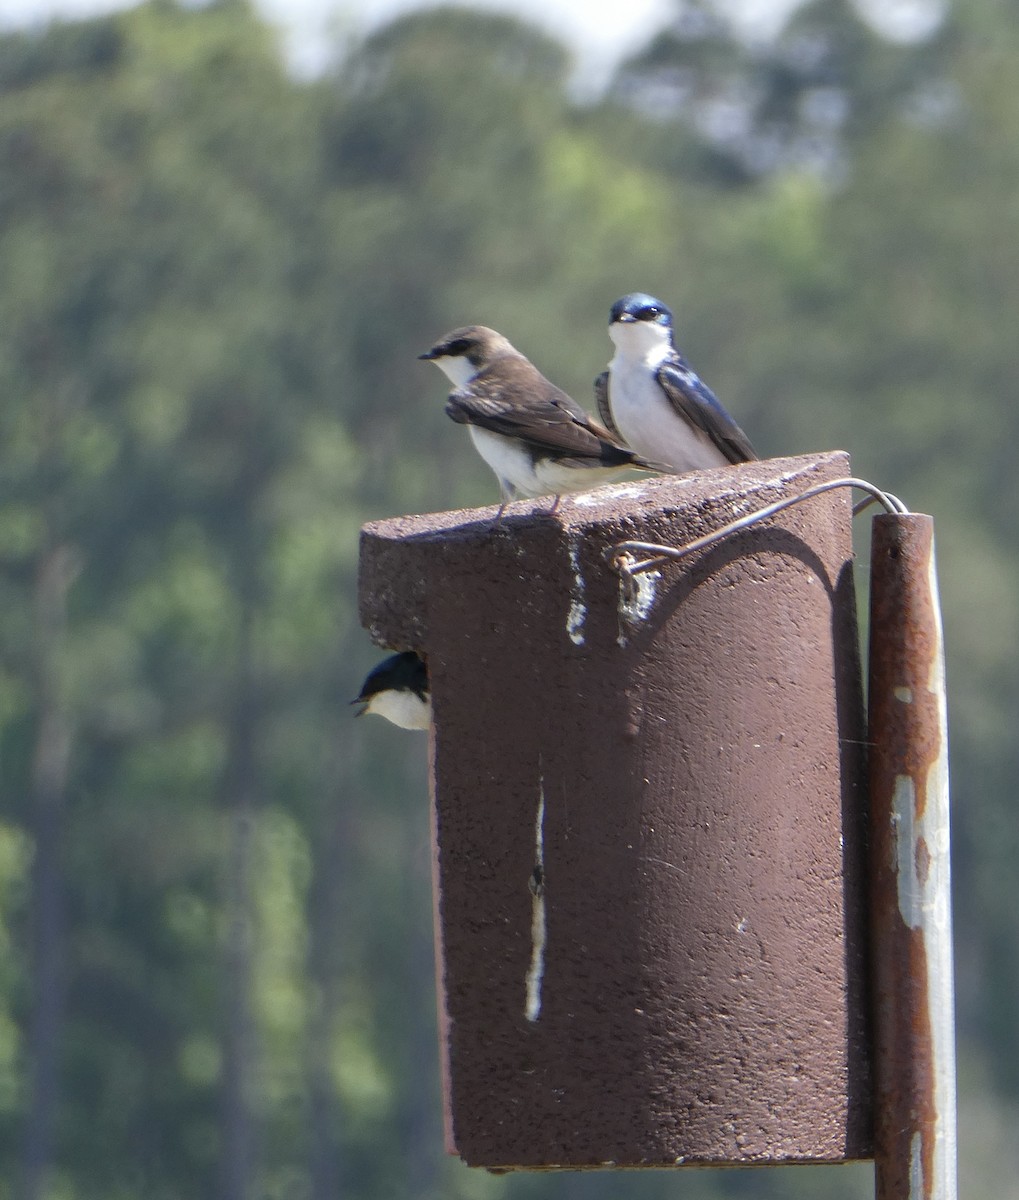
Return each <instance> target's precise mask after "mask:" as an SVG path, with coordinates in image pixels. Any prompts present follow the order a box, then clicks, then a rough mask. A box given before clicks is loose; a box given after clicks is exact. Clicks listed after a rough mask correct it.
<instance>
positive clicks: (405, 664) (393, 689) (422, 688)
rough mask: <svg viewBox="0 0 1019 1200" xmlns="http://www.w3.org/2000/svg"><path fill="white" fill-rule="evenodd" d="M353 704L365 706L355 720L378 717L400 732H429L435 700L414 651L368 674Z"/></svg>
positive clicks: (384, 662)
mask: <svg viewBox="0 0 1019 1200" xmlns="http://www.w3.org/2000/svg"><path fill="white" fill-rule="evenodd" d="M350 703H351V704H360V705H361V706H362V707H361V708H360V709H359V710H358V711H357V713H356V714H355V715H356V716H359V717H363V716H364V714H365V713H376V714H377V715H378V716H380V717H385V718H386V720H387V721H391V722H392V723H393V724H394V725H399V726H400V728H401V729H427V728H428V726H429V725H430V724H431V721H432V700H431V693H430V692H429V690H428V668H427V667H426V666H425V662H424V659H423V658H422V657H421V655H420V654H417V653H415V652H414V651H413V650H404V651H402V652H401V653H400V654H391V655H390V656H389V658H384V659H383V660H382V662H380V663H379V664H378V666H377V667H374V668H372V670H371V671H369V672H368V676H367V678H366V679H365V681H364V683H363V684H361V690H360V692H359V693H358V694H357V696H356V697H355V698H354V699H353V700H351V702H350Z"/></svg>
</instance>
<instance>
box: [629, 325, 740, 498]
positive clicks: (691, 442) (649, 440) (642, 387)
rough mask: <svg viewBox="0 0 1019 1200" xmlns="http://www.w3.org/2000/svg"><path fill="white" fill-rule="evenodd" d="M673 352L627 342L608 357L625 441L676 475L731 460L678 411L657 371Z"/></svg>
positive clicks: (715, 465)
mask: <svg viewBox="0 0 1019 1200" xmlns="http://www.w3.org/2000/svg"><path fill="white" fill-rule="evenodd" d="M667 354H668V348H667V347H666V348H665V349H664V352H663V351H661V350H659V349H658V348H656V349H655V350H654V351H653V352H652V353H650V354H647V353H645V354H642V355H639V356H638V355H634V354H629V353H627V352H626V351H625V350H624V349H623V348H622V347H621V348H620V349H618V350H617V351H616V354H615V357H614V358H613V359H612V361H611V362H610V363H609V407H610V408H611V410H612V419H613V421H614V422H615V424H616V428H617V429H618V430H619V432H620V433H621V434H622V435H623V438H624V439H625V441H626V442H627V443H628V444H629V445H630V446H632V447H633V449H634V450H636V451H637V453H638V454H642V455H643V456H644V457H645V458H650V459H653V460H654V461H655V462H659V463H666V464H667V465H668V466H670V467H672V469H673V470H674V471H675V473H676V474H677V475H681V474H683V473H684V472H686V471H700V470H704V469H706V468H708V467H717V466H722V465H723V464H724V463H726V462H727V461H728V460H727V459H726V457H725V455H724V454H723V453H722V452H721V450H719V449H718V447H717V446H716V445H715V444H714V443H713V442H712V440H711V439H710V438H709V437H708V435H707V434H706V433H704V432H703V431H702V430H700V429H697V428H695V427H694V426H693V425H690V424H689V423H688V422H687V421H685V420H683V418H682V417H681V416H680V415H679V414H678V413H677V412H676V410H675V409H674V408H673V407H672V405H671V404H670V403H669V399H668V397H667V396H666V395H665V393H664V392H663V391H662V389H661V388H660V387H659V386H658V383H657V381H656V379H655V372H656V371H657V369H658V367H659V366H660V364H661V362H662V360H663V359H664V358H665V357H666V355H667Z"/></svg>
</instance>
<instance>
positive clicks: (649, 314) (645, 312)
mask: <svg viewBox="0 0 1019 1200" xmlns="http://www.w3.org/2000/svg"><path fill="white" fill-rule="evenodd" d="M640 315H641V317H642V318H644V319H646V320H648V321H653V320H655V319H656V318H657V317H660V316H661V315H662V310H661V309H660V308H659V307H658V305H657V304H648V305H647V306H646V307H645V308H642V309H641V310H640Z"/></svg>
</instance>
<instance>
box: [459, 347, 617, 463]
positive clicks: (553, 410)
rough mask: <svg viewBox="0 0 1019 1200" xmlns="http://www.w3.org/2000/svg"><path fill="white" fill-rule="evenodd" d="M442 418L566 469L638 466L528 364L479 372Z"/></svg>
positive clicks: (580, 410)
mask: <svg viewBox="0 0 1019 1200" xmlns="http://www.w3.org/2000/svg"><path fill="white" fill-rule="evenodd" d="M525 368H526V369H525ZM446 412H447V413H448V414H449V416H450V417H452V418H453V420H454V421H456V422H457V423H458V424H461V425H477V426H478V427H479V428H481V429H487V430H489V432H491V433H498V434H502V436H503V437H511V438H516V439H518V440H519V441H520V442H522V443H524V444H525V445H526V446H527V447H528V448H529V449H530V450H531V451H532V452H534V453H536V454H538V455H552V456H554V457H555V458H556V459H558V460H559V461H560V462H561V463H563V464H564V465H567V466H580V467H588V466H593V465H595V464H597V465H600V466H616V465H619V466H622V465H623V464H626V463H633V464H634V465H635V466H636V465H639V460H638V458H637V455H635V454H634V452H633V451H632V450H630V449H628V448H627V447H625V446H622V445H620V444H619V442H618V441H617V440H616V439H615V438H614V437H613V435H612V434H611V433H610V432H609V431H608V430H607V429H605V428H604V427H603V426H602V425H601V424H600V423H599V422H598V421H596V420H595V419H594V418H593V417H591V416H589V415H588V414H587V413H586V412H585V411H584V409H583V408H581V406H580V405H579V404H578V403H577V402H576V400H574V399H573V398H572V397H571V396H568V395H567V394H566V393H565V392H564V391H562V390H561V389H560V388H557V387H556V386H555V385H554V384H552V383H550V382H549V381H548V380H547V379H546V378H545V377H544V376H543V375H542V374H541V373H540V372H539V371H538V370H537V368H535V367H533V366H532V365H531V364H530V363H528V362H527V361H526V360H521V362H520V364H519V368H516V367H515V368H514V369H512V370H508V369H507V364H506V361H505V360H502V362H501V363H500V369H499V371H498V373H496V372H490V371H489V369H488V368H485V369H484V370H482V371H479V372H478V374H477V375H475V377H474V378H473V379H472V380H471V382H470V383H468V384H466V385H465V386H464V387H462V388H457V389H456V391H454V392H451V393H450V396H449V400H448V401H447V402H446Z"/></svg>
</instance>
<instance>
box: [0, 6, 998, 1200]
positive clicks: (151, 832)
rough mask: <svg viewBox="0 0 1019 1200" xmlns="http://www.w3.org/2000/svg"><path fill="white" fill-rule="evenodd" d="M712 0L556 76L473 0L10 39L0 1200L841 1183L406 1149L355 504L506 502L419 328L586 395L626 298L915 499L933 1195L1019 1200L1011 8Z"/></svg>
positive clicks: (817, 438) (425, 1019) (655, 1193)
mask: <svg viewBox="0 0 1019 1200" xmlns="http://www.w3.org/2000/svg"><path fill="white" fill-rule="evenodd" d="M724 11H725V10H724V7H723V5H722V4H721V3H719V4H718V5H717V7H716V5H715V4H714V3H712V0H701V2H700V3H695V2H693V0H691V2H689V3H677V5H676V15H675V19H674V21H673V22H672V23H671V24H670V26H669V28H668V29H666V30H663V31H662V33H661V35H660V36H658V37H656V38H655V39H653V40H652V42H651V43H650V44H649V45H648V46H647V47H646V48H645V49H644V50H643V51H642V52H641V53H640V54H639V55H637V56H636V57H635V58H634V59H633V60H632V61H630V62H628V63H626V64H624V65H623V67H622V68H621V69H620V70H619V72H618V74H617V76H616V77H615V79H614V80H613V82H612V84H611V86H610V87H609V89H608V91H607V92H606V93H605V94H604V95H602V96H600V97H598V98H597V99H596V100H588V101H585V102H583V103H581V102H578V101H577V100H575V99H574V98H573V96H574V92H573V91H572V90H571V88H570V86H569V62H568V60H567V56H566V53H565V51H564V49H563V48H562V47H561V46H559V45H558V44H556V43H555V42H554V41H552V40H550V39H549V38H548V37H547V36H544V35H542V34H540V33H538V32H536V31H535V30H534V29H532V28H529V27H527V26H525V25H523V24H520V23H517V22H515V21H513V20H510V19H508V18H504V17H493V16H490V15H481V14H478V13H472V12H470V11H466V10H458V11H451V10H435V11H432V12H426V13H419V14H416V15H413V16H409V17H405V18H402V19H400V20H398V21H396V22H394V23H393V24H391V25H390V26H388V27H386V28H385V29H383V30H380V31H379V32H377V33H376V34H374V35H373V36H372V37H370V38H368V39H367V40H366V41H364V42H362V43H360V44H357V45H353V46H348V47H346V49H345V50H344V51H343V52H342V53H338V54H337V58H336V61H335V63H334V65H333V66H332V67H331V69H330V70H329V71H328V72H326V73H325V74H324V75H323V76H321V77H318V78H315V79H313V80H299V79H295V78H293V77H291V76H290V75H289V74H288V73H287V71H286V69H285V67H284V65H283V60H282V57H281V54H280V51H279V48H278V46H277V44H276V42H275V39H274V36H273V34H272V33H271V32H270V30H269V29H268V28H267V27H266V26H264V25H263V24H262V23H261V22H260V21H259V19H258V18H257V17H256V16H255V15H254V13H253V12H252V11H251V10H250V9H249V8H248V7H247V6H246V4H245V3H243V2H242V0H219V2H217V3H212V4H210V5H208V6H206V7H204V8H194V7H192V6H189V5H183V4H178V3H176V2H175V0H149V2H148V3H146V4H143V5H141V6H140V7H138V8H136V9H133V10H131V11H128V12H126V13H123V14H119V15H116V16H112V17H108V18H102V19H96V20H91V21H84V22H79V23H64V24H54V25H52V26H50V27H49V28H47V29H45V30H43V31H40V32H37V33H32V34H18V33H8V34H4V35H2V36H0V264H2V275H0V280H2V283H0V394H2V396H3V404H2V407H0V599H2V611H3V620H2V622H0V782H2V796H3V800H2V807H0V947H2V951H3V953H2V956H0V1195H2V1196H8V1195H10V1196H16V1197H23V1198H25V1200H42V1198H45V1200H93V1198H94V1200H100V1198H101V1200H128V1198H129V1197H139V1196H145V1197H147V1198H151V1200H171V1198H178V1197H180V1198H185V1197H187V1198H189V1200H197V1198H201V1197H209V1198H213V1197H215V1198H221V1200H247V1198H253V1197H266V1198H277V1197H278V1198H280V1200H283V1198H287V1200H290V1198H296V1200H299V1198H305V1197H307V1198H309V1200H318V1198H323V1200H324V1198H326V1197H330V1198H331V1197H339V1196H352V1197H359V1198H362V1197H363V1198H365V1200H373V1198H375V1197H378V1198H380V1200H381V1198H389V1197H394V1196H402V1197H420V1198H422V1200H424V1198H426V1197H427V1198H432V1197H439V1196H442V1197H449V1198H457V1197H462V1198H463V1200H468V1198H472V1200H473V1198H488V1197H492V1198H496V1197H520V1198H522V1197H545V1196H547V1197H553V1196H554V1197H568V1198H569V1197H578V1198H580V1197H583V1198H598V1197H609V1196H613V1197H615V1196H617V1195H619V1194H620V1192H623V1193H624V1194H626V1195H628V1196H633V1197H647V1198H657V1197H666V1196H684V1197H692V1198H695V1200H699V1198H704V1200H709V1198H716V1197H730V1196H753V1197H762V1198H763V1197H771V1196H776V1197H777V1196H779V1195H781V1196H785V1197H790V1196H800V1195H803V1196H807V1195H810V1196H814V1197H831V1198H839V1197H863V1196H867V1195H869V1194H871V1188H872V1182H871V1173H870V1169H869V1168H868V1167H867V1166H865V1165H863V1166H855V1167H851V1168H827V1169H806V1168H800V1169H793V1170H783V1171H765V1172H761V1171H756V1172H695V1173H692V1174H690V1173H684V1172H679V1173H668V1174H666V1173H658V1172H649V1173H642V1174H639V1175H627V1176H618V1175H612V1174H608V1175H606V1174H597V1173H595V1174H590V1175H575V1174H566V1175H560V1176H548V1177H545V1176H509V1177H503V1178H496V1177H492V1176H488V1175H486V1174H484V1173H476V1172H471V1171H468V1170H467V1169H466V1168H463V1167H462V1166H460V1165H459V1164H458V1163H456V1162H453V1161H450V1160H448V1159H446V1158H445V1157H444V1156H443V1155H442V1153H441V1138H440V1129H439V1117H438V1107H439V1106H438V1082H437V1069H436V1052H435V1032H434V1019H435V1018H434V1011H433V1004H434V1001H433V997H432V986H431V979H432V964H431V932H430V906H429V900H428V848H427V836H428V835H427V813H426V787H425V763H424V754H425V750H424V745H423V739H422V738H420V737H417V736H413V735H402V734H400V733H399V732H398V731H396V730H395V729H393V728H392V727H390V726H388V725H385V724H384V723H383V722H370V721H368V722H363V723H362V722H359V723H356V724H355V723H353V722H351V721H350V719H349V709H348V708H347V701H348V699H349V698H350V697H351V696H352V695H354V694H355V692H356V690H357V686H358V683H359V681H360V679H361V677H362V675H363V674H364V672H365V671H366V670H367V668H368V667H369V666H370V665H371V664H372V662H373V661H374V660H375V658H376V657H377V651H375V650H374V649H373V648H372V647H370V646H369V645H368V644H367V641H366V638H365V637H364V635H363V634H362V632H361V631H360V630H359V629H358V627H357V623H356V614H355V612H354V606H353V600H354V591H355V567H356V561H355V556H356V546H357V530H358V528H359V526H360V525H361V523H362V522H363V521H365V520H367V519H371V518H377V517H383V516H387V515H392V514H396V513H400V512H407V511H428V510H435V509H440V508H445V507H451V506H455V505H460V504H473V503H487V502H490V501H492V500H494V498H495V496H494V489H493V482H492V480H491V478H490V477H489V476H488V474H487V473H486V470H485V468H484V467H483V465H482V464H481V463H480V462H479V461H477V460H476V459H475V457H474V456H473V455H472V454H471V453H470V452H469V450H468V449H467V448H466V447H465V445H464V441H463V437H462V432H463V431H462V430H458V429H456V428H455V427H454V426H453V425H452V423H451V422H449V421H447V420H446V419H445V418H444V417H443V415H442V413H441V399H442V395H443V391H442V386H441V383H440V381H439V380H438V377H437V376H435V374H434V372H430V371H428V370H426V369H424V368H423V367H422V366H421V364H419V363H417V362H416V361H415V358H414V356H415V354H416V353H417V352H418V351H420V350H421V349H423V348H425V347H426V346H427V345H429V344H430V342H431V341H432V340H433V339H434V337H435V336H437V335H438V334H439V333H440V332H442V331H444V330H445V329H447V328H449V327H451V326H453V325H456V324H460V323H463V322H464V321H468V320H469V321H477V322H483V323H486V324H490V325H494V326H495V327H497V328H499V329H501V330H503V331H505V332H506V333H507V334H508V335H509V336H510V337H511V338H512V340H513V341H514V342H515V343H517V344H518V345H519V346H521V347H522V348H523V349H524V350H525V351H526V352H527V353H529V355H530V356H531V357H533V358H534V359H535V360H536V361H537V362H538V363H540V364H541V366H542V367H543V369H545V370H546V371H547V373H548V374H549V375H551V376H552V377H553V378H554V379H556V380H557V381H558V382H560V383H561V384H562V385H563V386H565V387H567V388H568V389H569V390H571V391H572V392H573V393H574V394H575V395H577V396H578V397H580V398H582V399H587V398H588V397H589V388H590V380H591V379H592V378H593V376H594V375H595V374H596V373H597V371H598V370H600V369H601V367H602V365H603V364H604V362H605V360H606V359H607V357H608V354H609V349H610V347H609V344H608V342H607V339H606V337H605V334H604V323H605V318H606V312H607V308H608V305H609V303H610V302H611V301H612V300H613V299H614V298H615V297H616V296H618V295H620V294H621V293H623V292H625V291H629V290H632V289H634V288H641V289H644V290H648V291H651V292H653V293H657V294H660V295H662V296H663V297H665V298H666V299H667V300H669V301H670V302H671V304H672V305H673V307H674V309H675V311H676V312H677V314H678V323H679V333H680V341H681V344H682V346H683V347H684V349H685V350H686V352H687V353H688V355H689V356H690V357H691V359H692V360H693V362H694V363H695V364H696V365H697V366H698V368H699V369H700V370H701V372H702V373H703V374H704V375H705V377H706V378H707V379H708V380H710V382H711V383H712V385H713V386H714V388H715V389H716V391H717V392H718V393H719V395H720V396H722V397H723V399H724V400H725V402H726V403H727V404H728V405H729V407H731V409H732V410H733V411H734V412H735V413H737V414H738V416H739V419H740V421H741V424H743V426H744V427H745V428H746V429H747V430H748V432H749V433H750V434H751V436H752V437H753V439H754V441H755V442H756V444H757V446H758V448H759V449H760V450H761V451H762V453H765V454H768V453H776V454H777V453H795V452H805V451H809V450H813V449H819V448H829V447H834V446H842V447H846V448H848V449H850V450H851V451H852V453H853V456H854V463H855V466H856V469H857V471H858V472H859V473H860V474H863V475H865V476H867V477H870V478H872V479H875V480H877V481H879V482H881V483H882V484H883V485H885V486H887V487H889V488H891V489H893V490H894V491H896V492H897V493H899V494H900V495H902V496H904V497H905V498H907V500H908V501H909V502H910V504H911V506H912V507H913V508H915V509H917V510H924V511H929V512H933V513H934V514H935V515H936V518H937V522H938V534H939V550H940V565H941V572H942V585H943V591H944V603H945V616H946V630H947V642H948V654H949V678H950V687H951V717H952V731H953V769H954V778H953V789H954V800H955V813H956V824H955V835H956V862H955V877H956V928H957V940H958V949H957V969H958V993H959V994H958V1009H959V1011H958V1018H959V1037H960V1056H961V1085H962V1096H961V1106H962V1131H961V1132H962V1194H964V1195H966V1196H968V1197H971V1198H978V1197H984V1196H986V1197H994V1198H995V1200H1001V1198H1008V1197H1016V1196H1019V1184H1017V1182H1016V1181H1017V1179H1019V1170H1017V1168H1019V1149H1017V1145H1016V1142H1015V1138H1014V1132H1013V1131H1014V1127H1015V1123H1016V1117H1017V1115H1019V1105H1017V1098H1019V1042H1017V1038H1019V1035H1017V1032H1016V1024H1015V1021H1014V1011H1015V998H1016V994H1017V987H1016V984H1017V975H1019V944H1017V926H1016V916H1015V914H1016V912H1017V909H1019V883H1017V876H1016V872H1015V870H1014V864H1015V862H1016V849H1017V829H1016V821H1015V816H1014V803H1013V795H1012V792H1013V783H1012V781H1013V780H1014V778H1015V777H1016V774H1017V762H1016V759H1017V754H1019V739H1017V737H1016V732H1015V731H1016V729H1017V716H1019V713H1017V704H1019V681H1017V665H1019V664H1017V655H1019V636H1017V634H1019V628H1017V626H1019V618H1017V607H1016V603H1015V596H1016V592H1017V582H1019V581H1017V572H1019V546H1017V541H1016V536H1015V532H1014V531H1015V529H1016V525H1017V517H1019V484H1017V473H1016V470H1015V465H1014V460H1015V448H1016V445H1017V441H1019V412H1017V407H1016V405H1015V403H1014V394H1015V386H1016V377H1017V350H1016V346H1017V340H1016V336H1015V331H1014V324H1015V314H1016V312H1017V311H1019V238H1017V236H1016V235H1017V222H1019V91H1017V89H1016V87H1015V79H1016V78H1017V77H1019V33H1017V32H1016V27H1015V23H1014V20H1012V17H1013V15H1014V14H1013V12H1012V8H1011V6H1010V5H1008V4H1006V3H1004V0H969V2H968V3H967V4H965V5H964V4H962V3H960V2H958V0H957V2H956V3H955V4H953V5H950V6H949V7H947V9H946V11H945V13H944V17H943V19H942V21H941V22H940V24H938V26H937V28H936V29H935V30H934V31H933V32H932V33H931V34H930V35H929V36H928V37H926V38H925V39H923V40H922V41H919V42H913V43H893V42H890V41H887V40H884V39H883V38H882V37H881V36H880V35H878V34H877V33H876V32H875V31H874V30H873V29H872V28H871V27H870V26H869V25H868V24H867V23H866V21H865V20H864V19H863V18H862V17H861V16H860V13H859V12H858V10H857V9H856V8H854V7H853V5H852V4H851V3H849V2H848V0H809V2H807V3H805V4H804V5H803V6H802V7H801V8H800V9H798V10H797V11H796V12H795V13H794V14H793V16H792V17H791V19H790V21H789V23H788V25H787V26H786V27H785V28H783V29H782V30H781V31H780V32H779V33H778V34H777V35H776V37H775V38H774V39H773V40H771V41H768V42H767V43H763V44H755V45H749V44H747V43H746V42H745V41H744V40H743V39H742V38H741V37H740V36H739V34H738V32H737V31H736V29H735V28H734V27H733V26H732V25H731V24H730V23H729V22H728V21H727V19H726V18H725V16H724V15H723V14H724Z"/></svg>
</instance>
